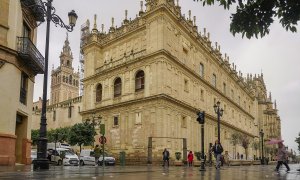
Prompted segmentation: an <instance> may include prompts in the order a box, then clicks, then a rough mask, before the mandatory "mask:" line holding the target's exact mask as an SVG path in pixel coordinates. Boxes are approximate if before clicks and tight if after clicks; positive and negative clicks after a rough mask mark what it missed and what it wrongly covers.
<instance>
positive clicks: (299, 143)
mask: <svg viewBox="0 0 300 180" xmlns="http://www.w3.org/2000/svg"><path fill="white" fill-rule="evenodd" d="M295 142H296V143H297V144H298V151H299V152H300V133H299V134H298V137H297V138H296V140H295Z"/></svg>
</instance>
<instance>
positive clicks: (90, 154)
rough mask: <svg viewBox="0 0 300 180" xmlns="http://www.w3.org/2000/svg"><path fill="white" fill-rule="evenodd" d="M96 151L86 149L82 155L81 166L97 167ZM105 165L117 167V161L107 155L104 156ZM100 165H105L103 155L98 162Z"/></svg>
mask: <svg viewBox="0 0 300 180" xmlns="http://www.w3.org/2000/svg"><path fill="white" fill-rule="evenodd" d="M94 154H95V153H94V151H93V150H91V149H84V150H82V151H81V153H80V165H81V166H84V165H96V163H95V155H94ZM104 162H105V165H115V162H116V159H115V158H114V157H111V156H110V155H108V154H107V153H105V154H104ZM97 164H98V165H102V164H103V154H101V155H100V158H99V160H98V162H97Z"/></svg>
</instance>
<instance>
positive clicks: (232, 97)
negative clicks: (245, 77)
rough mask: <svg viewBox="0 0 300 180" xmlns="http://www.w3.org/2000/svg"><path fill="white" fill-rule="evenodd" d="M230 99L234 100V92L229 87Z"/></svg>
mask: <svg viewBox="0 0 300 180" xmlns="http://www.w3.org/2000/svg"><path fill="white" fill-rule="evenodd" d="M231 99H232V100H234V92H233V89H231Z"/></svg>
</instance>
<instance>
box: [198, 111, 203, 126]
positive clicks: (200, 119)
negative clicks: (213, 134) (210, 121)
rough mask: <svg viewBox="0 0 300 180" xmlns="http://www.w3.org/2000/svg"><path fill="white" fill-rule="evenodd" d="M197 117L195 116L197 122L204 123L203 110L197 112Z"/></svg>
mask: <svg viewBox="0 0 300 180" xmlns="http://www.w3.org/2000/svg"><path fill="white" fill-rule="evenodd" d="M197 115H198V117H197V121H198V123H199V124H204V120H205V112H204V111H203V112H201V111H200V112H198V113H197Z"/></svg>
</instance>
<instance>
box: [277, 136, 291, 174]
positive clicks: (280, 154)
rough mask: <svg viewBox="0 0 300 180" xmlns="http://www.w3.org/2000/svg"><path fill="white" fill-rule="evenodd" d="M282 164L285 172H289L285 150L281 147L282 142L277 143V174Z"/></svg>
mask: <svg viewBox="0 0 300 180" xmlns="http://www.w3.org/2000/svg"><path fill="white" fill-rule="evenodd" d="M282 164H284V166H285V167H286V169H287V170H286V172H289V171H290V167H289V165H288V164H287V152H286V150H285V146H284V145H283V143H282V142H279V143H278V151H277V166H276V169H275V170H276V171H277V172H278V170H279V168H280V166H281V165H282Z"/></svg>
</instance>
